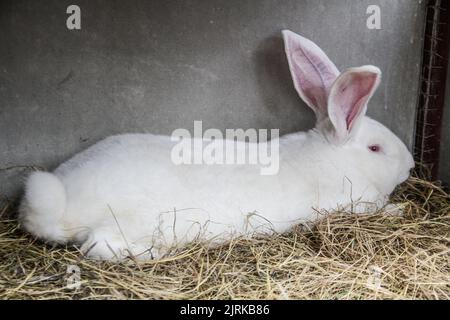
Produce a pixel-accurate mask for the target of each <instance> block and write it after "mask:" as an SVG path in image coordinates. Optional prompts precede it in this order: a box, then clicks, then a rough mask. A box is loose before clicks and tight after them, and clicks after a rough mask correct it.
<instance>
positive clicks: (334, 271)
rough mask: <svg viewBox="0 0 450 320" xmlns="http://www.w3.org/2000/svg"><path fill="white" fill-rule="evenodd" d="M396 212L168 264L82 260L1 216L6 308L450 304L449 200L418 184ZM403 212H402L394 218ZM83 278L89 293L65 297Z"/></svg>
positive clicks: (1, 287) (342, 220)
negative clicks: (20, 303) (76, 276)
mask: <svg viewBox="0 0 450 320" xmlns="http://www.w3.org/2000/svg"><path fill="white" fill-rule="evenodd" d="M392 202H393V203H396V204H397V205H398V206H401V207H402V208H404V214H403V215H398V214H391V213H386V212H379V213H376V214H372V215H354V214H346V213H342V212H336V213H331V214H329V215H326V216H324V217H323V218H322V219H320V220H319V221H318V222H317V223H316V224H315V225H314V226H313V227H312V228H310V229H307V228H304V227H296V228H294V230H293V231H292V232H290V233H287V234H281V235H274V236H270V237H260V238H257V239H250V240H249V239H237V240H235V241H232V242H231V243H228V244H226V245H224V246H222V247H220V248H216V249H209V250H208V249H206V248H205V247H204V246H202V245H201V244H199V243H194V244H191V245H189V246H188V247H186V248H184V249H183V250H181V251H180V252H179V253H177V254H176V255H175V256H173V257H170V258H166V259H164V260H162V261H151V262H146V263H142V262H140V263H137V262H135V261H133V260H129V261H126V262H124V263H121V264H114V263H105V262H95V261H90V260H86V259H83V257H82V255H81V254H80V253H79V252H78V251H77V249H76V248H74V247H67V248H61V247H52V246H49V245H45V244H43V243H40V242H38V241H35V240H33V239H32V237H30V236H29V235H26V234H24V233H22V232H21V231H20V230H18V229H17V222H16V221H15V220H13V219H9V220H8V218H7V216H8V214H7V211H8V209H7V208H5V209H4V210H3V212H2V211H0V215H1V217H2V218H1V221H0V298H2V299H52V298H57V299H124V298H137V299H144V298H145V299H448V298H450V195H449V194H448V193H446V192H445V191H444V190H443V189H442V188H440V187H439V186H438V185H436V184H432V183H429V182H426V181H424V180H421V179H418V178H411V179H410V180H408V182H407V183H405V184H403V185H402V186H400V187H399V189H398V190H397V191H396V193H395V195H394V196H393V198H392ZM394 211H395V210H394ZM70 265H76V266H78V267H79V268H80V270H81V274H80V279H81V286H80V287H79V288H78V289H71V288H67V284H68V281H69V279H70V278H71V277H73V275H70V274H68V273H67V267H68V266H70Z"/></svg>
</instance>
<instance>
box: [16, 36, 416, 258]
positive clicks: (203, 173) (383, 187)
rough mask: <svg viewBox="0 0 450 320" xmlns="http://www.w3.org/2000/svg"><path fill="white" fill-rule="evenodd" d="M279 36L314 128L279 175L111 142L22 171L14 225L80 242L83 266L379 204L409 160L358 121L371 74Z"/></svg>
mask: <svg viewBox="0 0 450 320" xmlns="http://www.w3.org/2000/svg"><path fill="white" fill-rule="evenodd" d="M283 38H284V43H285V48H286V54H287V59H288V63H289V67H290V71H291V74H292V78H293V81H294V85H295V88H296V90H297V92H298V93H299V95H300V97H301V98H302V99H303V100H304V101H305V102H306V104H307V105H308V106H309V107H311V108H312V109H313V110H314V112H315V114H316V117H317V123H316V127H315V128H314V129H312V130H310V131H308V132H299V133H293V134H289V135H285V136H283V137H281V138H279V141H278V142H279V171H278V174H276V175H265V176H264V175H261V174H260V170H259V169H260V167H259V166H258V165H249V164H246V165H186V164H181V165H176V164H174V163H173V162H172V161H171V150H172V148H173V146H174V144H175V142H173V141H172V140H171V139H170V137H168V136H156V135H151V134H124V135H118V136H112V137H109V138H107V139H105V140H103V141H100V142H99V143H97V144H95V145H94V146H92V147H90V148H88V149H87V150H85V151H84V152H81V153H80V154H77V155H76V156H74V157H73V158H72V159H70V160H68V161H67V162H65V163H63V164H62V165H60V166H59V167H58V168H57V169H56V170H55V171H54V172H53V173H48V172H34V173H32V174H31V175H30V176H29V178H28V180H27V182H26V188H25V195H24V198H23V201H22V203H21V207H20V221H21V225H22V226H23V227H24V228H25V229H26V230H27V231H29V232H30V233H32V234H33V235H35V236H37V237H39V238H41V239H45V240H48V241H52V242H56V243H67V242H74V243H78V244H82V247H81V248H82V250H83V251H84V252H86V254H87V256H89V257H91V258H98V259H111V260H120V259H124V258H126V257H127V256H129V255H132V256H135V257H136V258H138V259H152V258H158V257H161V255H164V254H167V253H168V252H169V249H170V248H171V247H173V246H179V245H183V244H186V243H187V242H189V241H192V240H194V239H195V238H196V237H202V239H209V240H211V241H212V243H217V242H219V243H220V242H221V241H224V240H225V239H228V238H229V237H232V236H238V235H245V234H250V233H253V232H255V231H256V232H262V231H268V230H270V231H275V232H283V231H286V230H288V229H289V228H290V227H292V226H293V225H294V224H296V223H298V222H299V221H301V220H310V219H312V218H314V217H315V215H316V209H325V210H332V209H334V208H337V207H340V206H348V205H352V204H353V203H355V202H371V203H377V204H378V205H383V204H385V201H386V199H387V197H388V196H389V194H390V193H391V192H392V191H393V189H394V188H395V186H396V185H397V184H399V183H401V182H403V181H404V180H406V179H407V178H408V176H409V172H410V169H411V168H413V166H414V161H413V158H412V156H411V154H410V152H409V151H408V149H407V148H406V146H405V145H404V144H403V143H402V142H401V141H400V139H398V138H397V137H396V136H395V135H394V134H393V133H392V132H391V131H390V130H389V129H387V128H386V127H384V126H383V125H382V124H380V123H379V122H377V121H375V120H372V119H370V118H369V117H367V116H365V113H366V108H367V102H368V101H369V99H370V98H371V96H372V95H373V93H374V91H375V90H376V88H377V86H378V84H379V82H380V77H381V72H380V70H379V69H378V68H377V67H374V66H362V67H358V68H351V69H348V70H346V71H345V72H343V73H341V74H340V73H339V71H338V69H337V68H336V66H335V65H334V64H333V63H332V62H331V61H330V60H329V58H328V57H327V56H326V55H325V53H324V52H322V50H321V49H320V48H319V47H318V46H317V45H315V44H314V43H313V42H311V41H310V40H308V39H305V38H303V37H301V36H299V35H297V34H295V33H293V32H291V31H287V30H285V31H283ZM226 143H235V142H233V141H227V142H226ZM238 147H239V148H245V147H246V142H238Z"/></svg>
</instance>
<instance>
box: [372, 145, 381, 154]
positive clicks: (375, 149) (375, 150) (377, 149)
mask: <svg viewBox="0 0 450 320" xmlns="http://www.w3.org/2000/svg"><path fill="white" fill-rule="evenodd" d="M369 150H370V151H372V152H380V150H381V147H380V146H379V145H377V144H374V145H371V146H369Z"/></svg>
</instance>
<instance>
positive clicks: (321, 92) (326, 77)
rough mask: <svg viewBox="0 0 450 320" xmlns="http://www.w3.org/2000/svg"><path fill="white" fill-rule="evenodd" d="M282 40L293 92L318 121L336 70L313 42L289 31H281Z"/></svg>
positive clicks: (323, 111)
mask: <svg viewBox="0 0 450 320" xmlns="http://www.w3.org/2000/svg"><path fill="white" fill-rule="evenodd" d="M283 39H284V46H285V50H286V55H287V59H288V63H289V69H290V71H291V76H292V80H293V81H294V86H295V89H296V90H297V92H298V94H299V95H300V97H301V98H302V99H303V101H305V102H306V104H307V105H308V106H309V107H310V108H311V109H313V110H314V112H315V113H316V117H317V118H318V119H319V120H320V119H322V118H323V117H324V116H326V115H327V100H328V94H329V92H330V89H331V86H332V84H333V82H334V81H335V80H336V78H337V76H338V75H339V70H338V69H337V68H336V66H335V65H334V64H333V62H331V60H330V59H329V58H328V57H327V55H326V54H325V53H324V52H323V51H322V50H321V49H320V48H319V47H318V46H317V45H316V44H315V43H314V42H312V41H310V40H308V39H306V38H304V37H302V36H299V35H298V34H295V33H294V32H292V31H289V30H283Z"/></svg>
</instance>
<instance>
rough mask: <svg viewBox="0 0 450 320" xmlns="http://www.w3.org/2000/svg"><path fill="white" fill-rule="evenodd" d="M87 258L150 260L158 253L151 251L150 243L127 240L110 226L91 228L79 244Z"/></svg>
mask: <svg viewBox="0 0 450 320" xmlns="http://www.w3.org/2000/svg"><path fill="white" fill-rule="evenodd" d="M81 251H82V252H83V253H84V254H85V256H86V257H87V258H89V259H94V260H109V261H123V260H125V259H128V258H131V259H137V260H152V259H156V258H157V257H158V256H159V255H158V253H157V252H153V251H154V250H152V246H151V244H150V243H145V242H142V241H140V242H138V241H131V240H128V239H127V238H126V237H125V236H124V235H123V234H121V233H120V232H118V231H117V230H116V229H115V228H112V227H99V228H96V229H93V230H92V231H91V232H90V234H89V236H88V238H87V239H86V241H85V242H84V243H83V245H82V246H81Z"/></svg>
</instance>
